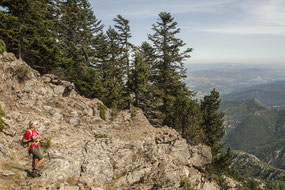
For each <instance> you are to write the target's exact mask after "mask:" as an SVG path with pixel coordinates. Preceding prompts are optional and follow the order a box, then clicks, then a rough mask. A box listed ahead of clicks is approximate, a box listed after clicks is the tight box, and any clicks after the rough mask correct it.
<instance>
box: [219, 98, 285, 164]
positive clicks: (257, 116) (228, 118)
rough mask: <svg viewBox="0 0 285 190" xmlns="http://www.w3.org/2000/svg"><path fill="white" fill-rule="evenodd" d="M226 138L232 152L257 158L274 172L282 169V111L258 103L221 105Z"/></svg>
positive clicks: (284, 140)
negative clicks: (269, 165) (243, 152)
mask: <svg viewBox="0 0 285 190" xmlns="http://www.w3.org/2000/svg"><path fill="white" fill-rule="evenodd" d="M221 111H223V112H224V113H225V123H226V128H225V129H226V131H227V134H226V135H225V137H224V141H225V142H226V143H227V144H228V145H229V146H230V147H231V148H232V149H234V150H242V151H245V152H248V153H251V154H254V155H256V156H257V157H258V158H259V159H261V160H263V161H264V162H267V163H269V164H271V165H273V166H275V167H277V168H281V169H285V165H284V162H282V160H283V159H284V155H283V153H284V151H285V150H284V144H285V117H284V116H285V111H284V110H281V111H280V110H275V109H271V108H268V107H266V106H264V105H263V104H261V103H260V102H259V101H257V100H255V99H253V100H247V101H244V102H224V103H223V104H222V106H221Z"/></svg>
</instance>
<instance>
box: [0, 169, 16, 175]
mask: <svg viewBox="0 0 285 190" xmlns="http://www.w3.org/2000/svg"><path fill="white" fill-rule="evenodd" d="M1 175H2V176H13V175H15V173H14V172H12V171H8V170H4V171H3V170H0V176H1Z"/></svg>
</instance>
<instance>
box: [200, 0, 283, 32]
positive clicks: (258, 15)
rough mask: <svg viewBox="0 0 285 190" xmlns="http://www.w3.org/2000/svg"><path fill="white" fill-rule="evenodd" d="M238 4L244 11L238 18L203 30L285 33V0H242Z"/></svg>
mask: <svg viewBox="0 0 285 190" xmlns="http://www.w3.org/2000/svg"><path fill="white" fill-rule="evenodd" d="M236 6H237V7H239V8H240V9H241V12H242V13H243V15H240V17H238V19H236V20H230V21H228V22H227V23H226V24H221V25H220V26H219V25H217V27H215V28H204V29H201V31H205V32H216V33H227V34H240V35H243V34H244V35H249V34H261V35H285V1H284V0H266V1H254V2H250V1H249V2H243V1H240V3H239V4H238V5H236Z"/></svg>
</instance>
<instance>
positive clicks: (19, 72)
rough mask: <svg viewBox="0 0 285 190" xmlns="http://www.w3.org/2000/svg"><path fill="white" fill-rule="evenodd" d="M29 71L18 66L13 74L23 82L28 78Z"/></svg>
mask: <svg viewBox="0 0 285 190" xmlns="http://www.w3.org/2000/svg"><path fill="white" fill-rule="evenodd" d="M28 73H29V69H28V67H26V66H24V65H20V66H18V67H17V69H16V71H15V74H16V76H17V77H18V79H19V80H25V79H26V78H27V76H28Z"/></svg>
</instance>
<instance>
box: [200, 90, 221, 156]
mask: <svg viewBox="0 0 285 190" xmlns="http://www.w3.org/2000/svg"><path fill="white" fill-rule="evenodd" d="M220 102H221V100H219V92H217V91H216V90H215V89H213V90H212V91H211V93H210V95H206V96H205V97H204V99H203V100H202V101H201V109H202V112H203V117H204V123H203V129H204V131H205V134H206V142H205V143H206V145H208V146H210V147H211V149H212V154H213V156H216V155H218V154H219V153H220V152H221V150H220V149H221V148H222V147H223V146H224V144H223V143H222V142H221V139H222V138H223V136H224V134H225V131H224V126H223V116H224V114H223V113H218V109H219V106H220Z"/></svg>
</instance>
